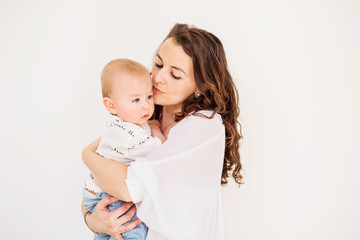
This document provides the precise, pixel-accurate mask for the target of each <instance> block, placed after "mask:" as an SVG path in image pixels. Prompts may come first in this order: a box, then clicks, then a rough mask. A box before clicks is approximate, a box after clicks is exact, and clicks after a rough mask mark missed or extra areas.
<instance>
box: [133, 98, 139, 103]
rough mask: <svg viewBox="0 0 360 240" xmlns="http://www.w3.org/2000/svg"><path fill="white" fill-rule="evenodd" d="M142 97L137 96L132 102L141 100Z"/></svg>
mask: <svg viewBox="0 0 360 240" xmlns="http://www.w3.org/2000/svg"><path fill="white" fill-rule="evenodd" d="M139 101H140V98H135V99H134V100H132V102H139Z"/></svg>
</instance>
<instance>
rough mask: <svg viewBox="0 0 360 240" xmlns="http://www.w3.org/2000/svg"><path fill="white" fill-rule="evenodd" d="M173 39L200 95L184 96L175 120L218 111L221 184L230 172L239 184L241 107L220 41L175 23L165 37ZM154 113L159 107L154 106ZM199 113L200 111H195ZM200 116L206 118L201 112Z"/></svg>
mask: <svg viewBox="0 0 360 240" xmlns="http://www.w3.org/2000/svg"><path fill="white" fill-rule="evenodd" d="M168 38H172V39H173V41H174V42H175V43H176V44H179V45H180V46H182V48H183V49H184V51H185V53H186V54H187V55H189V56H190V57H191V58H192V60H193V67H194V76H195V82H196V84H197V87H198V88H199V90H200V91H201V94H202V96H201V97H200V98H195V96H194V95H192V96H190V97H189V98H188V99H186V100H185V101H184V103H183V106H182V112H180V113H177V114H175V121H180V120H182V119H183V118H185V117H186V116H187V115H189V114H190V113H191V112H195V114H196V113H197V112H198V111H200V110H213V111H214V114H213V115H212V116H211V117H210V118H212V117H214V115H215V114H216V113H218V114H220V115H221V117H222V120H223V124H224V126H225V138H226V139H225V154H224V163H223V170H222V177H221V184H227V183H228V178H229V174H230V173H231V171H232V177H233V178H234V180H235V182H236V183H237V184H242V182H241V180H242V178H243V177H242V175H241V172H240V171H241V170H242V166H241V162H240V153H239V146H240V139H241V138H242V135H241V124H240V122H239V121H238V116H239V114H240V109H239V107H238V103H239V95H238V92H237V90H236V87H235V84H234V82H233V79H232V77H231V75H230V73H229V71H228V67H227V61H226V57H225V51H224V48H223V45H222V43H221V41H220V40H219V39H218V38H217V37H216V36H215V35H213V34H212V33H209V32H207V31H205V30H202V29H199V28H196V27H193V26H189V25H187V24H176V25H175V26H174V27H173V28H172V29H171V31H170V33H169V34H168V36H167V37H166V38H165V40H166V39H168ZM165 40H164V41H165ZM155 111H156V114H157V116H159V115H158V114H159V113H160V111H161V107H159V106H157V107H156V108H155ZM198 114H199V113H198ZM202 116H203V117H206V116H204V115H202Z"/></svg>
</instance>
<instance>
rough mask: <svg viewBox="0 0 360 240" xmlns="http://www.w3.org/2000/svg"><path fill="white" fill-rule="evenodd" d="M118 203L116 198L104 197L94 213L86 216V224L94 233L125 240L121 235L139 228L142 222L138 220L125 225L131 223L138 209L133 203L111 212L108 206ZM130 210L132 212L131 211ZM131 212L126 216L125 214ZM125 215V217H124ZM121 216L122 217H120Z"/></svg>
mask: <svg viewBox="0 0 360 240" xmlns="http://www.w3.org/2000/svg"><path fill="white" fill-rule="evenodd" d="M115 201H116V198H114V197H108V196H107V197H104V198H103V199H102V200H101V201H99V202H98V204H97V205H96V207H95V209H94V211H93V212H92V213H91V214H87V215H86V219H85V220H86V223H87V225H88V227H89V228H90V229H91V230H92V231H94V232H100V233H107V234H109V235H111V236H113V237H114V238H115V239H117V240H121V239H123V238H122V236H121V233H124V232H128V231H130V230H132V229H133V228H135V227H137V226H138V225H139V224H140V223H142V221H141V220H140V219H136V220H135V221H133V222H131V223H129V224H127V225H124V224H125V223H126V222H128V221H130V220H131V219H132V217H133V216H134V214H135V212H136V207H135V205H134V204H133V203H131V202H129V203H125V204H123V205H121V206H120V207H119V208H117V209H115V210H114V211H112V212H111V211H110V210H109V209H108V208H107V205H109V204H110V203H113V202H115ZM129 209H130V210H129ZM127 210H129V211H128V212H127V213H126V214H124V213H125V212H126V211H127ZM123 214H124V215H123ZM121 215H122V216H121ZM120 216H121V217H120Z"/></svg>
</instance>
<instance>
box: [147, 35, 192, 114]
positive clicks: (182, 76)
mask: <svg viewBox="0 0 360 240" xmlns="http://www.w3.org/2000/svg"><path fill="white" fill-rule="evenodd" d="M152 79H153V90H154V102H155V103H156V104H158V105H162V106H164V107H167V106H171V107H174V108H175V109H176V110H177V111H179V110H180V109H181V105H182V103H183V102H184V100H185V99H187V98H188V97H189V96H190V95H192V94H194V92H195V90H197V88H196V83H195V78H194V69H193V63H192V59H191V57H189V56H188V55H187V54H186V53H185V52H184V50H183V48H182V47H181V46H180V45H177V44H175V43H174V41H173V40H172V38H169V39H167V40H165V42H164V43H163V44H162V45H161V46H160V49H159V51H158V53H157V54H156V57H155V61H154V65H153V68H152Z"/></svg>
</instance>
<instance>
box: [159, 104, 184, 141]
mask: <svg viewBox="0 0 360 240" xmlns="http://www.w3.org/2000/svg"><path fill="white" fill-rule="evenodd" d="M178 112H181V105H180V106H164V107H163V112H162V119H161V130H162V131H163V132H164V134H166V135H167V134H168V133H169V131H170V129H171V128H172V127H173V126H175V125H176V122H175V119H174V114H175V113H178Z"/></svg>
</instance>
